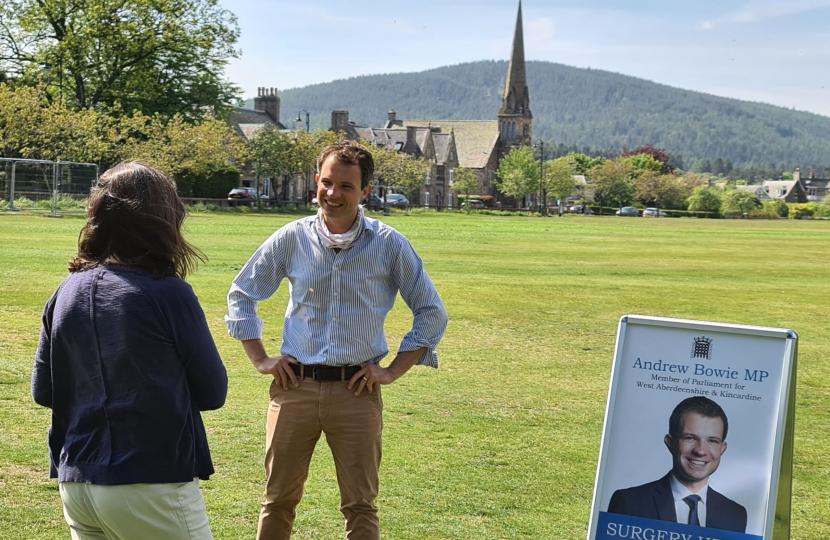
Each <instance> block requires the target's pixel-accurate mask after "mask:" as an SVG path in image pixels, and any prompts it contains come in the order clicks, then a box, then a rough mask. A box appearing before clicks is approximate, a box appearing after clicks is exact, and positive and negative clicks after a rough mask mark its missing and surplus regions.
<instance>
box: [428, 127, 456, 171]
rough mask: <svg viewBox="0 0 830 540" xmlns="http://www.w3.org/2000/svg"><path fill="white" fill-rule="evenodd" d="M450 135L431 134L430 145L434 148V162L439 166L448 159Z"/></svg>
mask: <svg viewBox="0 0 830 540" xmlns="http://www.w3.org/2000/svg"><path fill="white" fill-rule="evenodd" d="M450 139H452V134H451V133H433V134H432V144H433V146H434V147H435V161H436V162H438V163H439V164H442V163H446V162H447V159H448V158H449V157H450Z"/></svg>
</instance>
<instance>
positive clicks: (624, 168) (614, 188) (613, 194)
mask: <svg viewBox="0 0 830 540" xmlns="http://www.w3.org/2000/svg"><path fill="white" fill-rule="evenodd" d="M589 175H590V185H591V186H592V187H593V188H594V200H596V201H597V202H598V203H599V205H600V210H599V211H600V214H602V207H603V206H605V205H606V204H614V205H615V206H618V207H620V208H622V207H623V206H625V205H627V204H631V201H632V200H633V198H634V186H633V185H632V184H631V178H632V177H633V176H634V168H633V167H632V166H631V165H630V164H628V163H626V162H625V161H623V160H621V159H618V160H615V161H608V162H606V163H603V164H602V165H600V166H598V167H594V168H593V169H591V170H590V171H589Z"/></svg>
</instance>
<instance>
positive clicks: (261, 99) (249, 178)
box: [230, 88, 306, 202]
mask: <svg viewBox="0 0 830 540" xmlns="http://www.w3.org/2000/svg"><path fill="white" fill-rule="evenodd" d="M230 122H231V126H232V127H233V128H234V130H235V131H236V133H237V135H239V136H240V137H242V138H243V139H245V140H246V141H247V140H250V139H251V137H253V136H254V134H255V133H256V132H257V131H259V130H260V129H262V128H264V127H265V126H271V127H274V128H276V129H279V130H280V131H285V132H291V130H288V129H286V128H285V125H283V123H282V122H281V121H280V98H279V95H278V92H277V89H276V88H258V89H257V96H256V97H255V98H254V108H253V109H245V108H242V107H234V108H233V112H232V113H231V116H230ZM304 184H305V182H304V179H303V176H302V175H300V174H294V175H284V176H283V177H282V178H257V176H256V174H254V172H253V165H252V164H251V163H250V162H248V163H245V164H244V165H243V166H242V167H241V174H240V179H239V186H240V187H257V188H258V189H259V190H260V191H261V192H262V193H265V194H266V195H268V196H269V197H270V198H271V200H279V201H282V202H300V201H304V192H305V189H306V188H305V186H304Z"/></svg>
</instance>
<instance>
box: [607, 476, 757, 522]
mask: <svg viewBox="0 0 830 540" xmlns="http://www.w3.org/2000/svg"><path fill="white" fill-rule="evenodd" d="M707 489H708V490H709V491H708V492H707V493H706V527H707V528H712V529H722V530H725V531H735V532H739V533H745V532H746V508H744V507H743V506H741V505H740V504H738V503H736V502H735V501H733V500H731V499H728V498H726V497H724V496H723V495H721V494H720V493H718V492H717V491H715V490H714V489H712V488H711V487H710V488H707ZM608 512H610V513H612V514H623V515H626V516H634V517H641V518H647V519H659V520H661V521H673V522H675V523H676V522H677V512H675V510H674V496H673V495H672V491H671V473H669V474H667V475H666V476H664V477H663V478H661V479H660V480H657V481H655V482H649V483H648V484H643V485H642V486H637V487H632V488H628V489H618V490H617V491H615V492H614V495H612V496H611V502H610V503H609V504H608Z"/></svg>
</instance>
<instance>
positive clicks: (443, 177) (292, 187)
mask: <svg viewBox="0 0 830 540" xmlns="http://www.w3.org/2000/svg"><path fill="white" fill-rule="evenodd" d="M231 122H232V124H233V125H234V127H235V129H236V130H237V132H238V133H239V135H241V136H242V137H244V138H246V139H249V138H250V137H251V136H252V135H253V134H254V133H255V132H256V131H257V130H259V129H262V128H263V127H264V126H266V125H271V126H273V127H275V128H277V129H281V130H285V126H284V125H283V124H282V123H281V122H280V98H279V96H278V95H277V90H276V89H274V88H260V89H259V92H258V95H257V97H256V99H255V100H254V110H249V109H243V108H238V109H236V110H235V111H234V114H233V115H232V120H231ZM532 125H533V115H532V114H531V112H530V92H529V90H528V87H527V75H526V71H525V54H524V36H523V31H522V4H521V1H520V2H519V10H518V14H517V16H516V28H515V31H514V34H513V47H512V50H511V53H510V64H509V66H508V69H507V82H506V85H505V89H504V96H503V99H502V105H501V108H500V109H499V110H498V112H497V114H496V119H495V120H436V119H426V120H413V119H404V118H398V115H397V113H396V112H395V111H394V110H390V111H389V115H388V118H387V121H386V123H385V124H384V125H383V127H379V128H372V127H362V126H358V125H357V124H355V123H354V122H352V121H350V120H349V112H348V111H344V110H335V111H332V114H331V126H330V128H329V129H331V130H332V131H336V132H343V133H345V135H346V137H348V138H351V139H363V140H366V141H368V142H370V143H371V144H374V145H376V146H381V147H386V148H389V149H395V150H399V151H403V152H405V153H407V154H409V155H412V156H415V157H419V158H424V159H426V160H427V161H429V162H431V163H432V171H431V172H430V173H429V174H427V176H426V178H425V179H424V184H423V185H422V186H421V189H420V190H419V192H418V193H415V194H413V196H412V199H411V203H412V204H414V205H418V206H425V207H429V208H453V207H456V208H457V207H458V204H457V202H456V195H455V193H454V192H453V191H452V190H451V189H450V188H451V186H452V183H453V178H454V173H455V169H456V168H457V167H465V168H469V169H472V170H473V172H475V174H476V176H477V177H478V182H479V188H478V195H491V196H492V197H493V198H494V200H495V201H496V202H497V204H503V205H505V206H514V205H515V204H516V202H515V201H513V200H512V199H511V198H508V197H505V196H504V195H502V194H501V193H499V192H498V190H497V189H496V186H495V184H494V180H495V178H496V171H497V170H498V168H499V163H500V162H501V159H502V158H503V157H504V156H505V155H507V153H508V152H510V150H512V149H513V148H515V147H519V146H526V145H530V144H531V142H530V141H531V137H532ZM240 183H241V184H242V185H243V186H254V185H260V186H261V187H263V188H264V191H265V192H266V193H271V194H272V197H273V196H276V197H277V198H279V199H280V200H285V201H294V202H301V201H305V200H306V198H307V197H308V198H310V197H312V196H313V193H312V192H310V191H307V186H308V180H306V179H303V178H297V177H296V176H295V177H294V178H291V179H288V178H285V179H283V180H282V182H280V184H281V185H274V186H272V185H270V184H271V182H268V181H265V182H262V183H260V182H258V181H257V180H256V178H255V177H254V175H253V173H252V171H251V168H250V166H246V167H243V171H242V178H241V181H240ZM263 184H264V185H263ZM303 184H305V186H304V185H303Z"/></svg>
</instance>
